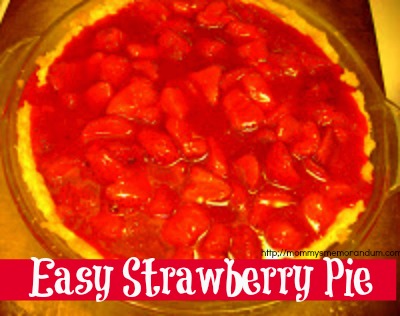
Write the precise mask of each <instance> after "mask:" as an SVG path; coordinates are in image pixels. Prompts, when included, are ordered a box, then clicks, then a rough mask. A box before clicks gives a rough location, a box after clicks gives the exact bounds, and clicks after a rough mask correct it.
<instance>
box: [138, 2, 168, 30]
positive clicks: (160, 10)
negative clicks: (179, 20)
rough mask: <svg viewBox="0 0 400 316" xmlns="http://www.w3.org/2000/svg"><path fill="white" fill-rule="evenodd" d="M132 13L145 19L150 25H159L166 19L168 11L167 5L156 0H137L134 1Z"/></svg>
mask: <svg viewBox="0 0 400 316" xmlns="http://www.w3.org/2000/svg"><path fill="white" fill-rule="evenodd" d="M132 11H133V13H134V14H133V15H134V18H135V15H137V16H138V18H139V19H141V20H144V21H146V22H147V23H148V24H149V25H150V26H152V27H160V26H162V25H163V23H164V22H165V21H167V20H168V17H169V16H170V12H169V10H168V9H167V7H166V6H165V5H164V4H162V3H161V2H160V1H157V0H139V1H136V2H135V3H134V8H133V9H132Z"/></svg>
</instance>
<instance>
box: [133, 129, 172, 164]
mask: <svg viewBox="0 0 400 316" xmlns="http://www.w3.org/2000/svg"><path fill="white" fill-rule="evenodd" d="M138 140H139V142H140V144H141V145H142V146H143V148H144V149H146V151H147V153H148V154H149V155H150V156H151V157H152V158H153V159H154V160H155V161H156V162H157V163H159V164H162V165H169V164H171V163H173V162H175V161H177V160H178V159H179V152H178V150H177V149H176V147H175V145H174V143H173V142H172V139H171V138H170V137H169V136H168V135H166V134H164V133H161V132H157V131H155V130H152V129H143V130H142V131H141V132H140V133H139V135H138Z"/></svg>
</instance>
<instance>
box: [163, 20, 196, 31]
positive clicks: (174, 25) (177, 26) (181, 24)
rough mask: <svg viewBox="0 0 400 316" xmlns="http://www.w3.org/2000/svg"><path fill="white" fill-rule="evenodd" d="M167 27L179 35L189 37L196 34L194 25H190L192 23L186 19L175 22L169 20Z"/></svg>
mask: <svg viewBox="0 0 400 316" xmlns="http://www.w3.org/2000/svg"><path fill="white" fill-rule="evenodd" d="M165 27H166V28H168V29H170V30H172V31H174V32H175V33H178V34H185V35H188V34H193V32H194V28H193V25H192V24H191V23H190V21H188V20H186V19H184V18H176V19H173V20H168V21H167V23H166V24H165Z"/></svg>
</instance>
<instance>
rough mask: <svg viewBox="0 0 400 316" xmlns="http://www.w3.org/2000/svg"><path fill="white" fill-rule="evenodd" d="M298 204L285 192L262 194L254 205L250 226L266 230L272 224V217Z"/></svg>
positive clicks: (266, 192)
mask: <svg viewBox="0 0 400 316" xmlns="http://www.w3.org/2000/svg"><path fill="white" fill-rule="evenodd" d="M294 204H296V201H295V199H294V197H293V196H291V195H290V194H289V193H286V192H283V191H276V190H274V191H270V190H267V191H265V192H262V193H260V194H259V195H258V196H257V199H256V201H255V203H254V206H253V210H252V213H251V215H250V224H251V225H252V226H254V227H256V228H259V229H265V228H266V227H267V226H268V223H269V222H270V220H271V219H270V218H271V215H274V214H277V212H280V210H281V209H286V208H288V207H291V206H292V205H294Z"/></svg>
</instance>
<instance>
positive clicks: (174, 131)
mask: <svg viewBox="0 0 400 316" xmlns="http://www.w3.org/2000/svg"><path fill="white" fill-rule="evenodd" d="M166 128H167V130H168V132H169V134H170V135H171V136H172V137H174V138H175V140H176V141H177V142H178V143H179V145H180V146H181V149H182V151H183V153H184V155H185V156H186V157H187V158H189V159H200V158H202V157H204V156H205V155H206V154H207V153H208V146H207V142H206V140H205V139H204V138H202V137H200V136H197V135H196V134H194V133H193V132H192V131H191V130H190V127H189V125H188V124H187V123H186V122H185V121H182V120H178V119H169V120H168V121H167V123H166Z"/></svg>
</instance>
